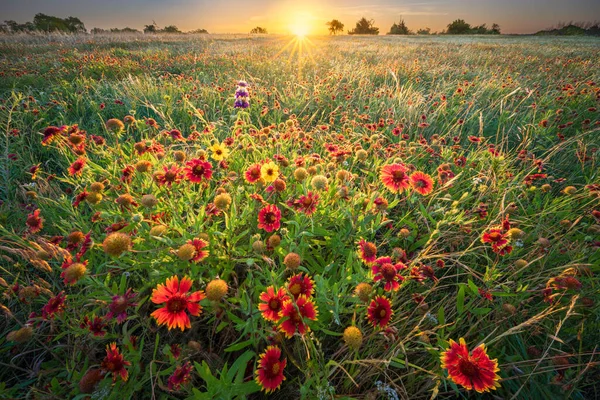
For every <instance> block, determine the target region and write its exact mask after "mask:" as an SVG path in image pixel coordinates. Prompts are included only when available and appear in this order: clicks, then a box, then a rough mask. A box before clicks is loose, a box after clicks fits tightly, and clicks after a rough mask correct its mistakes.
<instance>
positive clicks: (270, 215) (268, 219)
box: [265, 212, 277, 224]
mask: <svg viewBox="0 0 600 400" xmlns="http://www.w3.org/2000/svg"><path fill="white" fill-rule="evenodd" d="M265 221H266V222H267V223H269V224H272V223H274V222H275V221H277V218H275V214H274V213H272V212H268V213H266V214H265Z"/></svg>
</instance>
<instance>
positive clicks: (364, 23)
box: [348, 17, 379, 35]
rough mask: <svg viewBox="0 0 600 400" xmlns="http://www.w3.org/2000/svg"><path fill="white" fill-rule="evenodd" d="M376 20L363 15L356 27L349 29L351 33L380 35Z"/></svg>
mask: <svg viewBox="0 0 600 400" xmlns="http://www.w3.org/2000/svg"><path fill="white" fill-rule="evenodd" d="M374 24H375V21H373V20H372V19H371V20H368V19H366V18H365V17H362V18H361V19H359V20H358V21H357V22H356V27H355V28H354V29H352V30H351V31H348V34H349V35H379V28H377V27H376V26H374Z"/></svg>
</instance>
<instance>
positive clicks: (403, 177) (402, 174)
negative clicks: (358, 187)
mask: <svg viewBox="0 0 600 400" xmlns="http://www.w3.org/2000/svg"><path fill="white" fill-rule="evenodd" d="M407 172H408V168H407V167H406V166H405V165H403V164H390V165H386V166H384V167H383V168H382V169H381V173H380V175H379V179H380V180H381V182H382V183H383V185H384V186H385V187H386V188H387V189H388V190H389V191H390V192H392V193H398V192H400V191H402V190H406V189H408V187H409V181H408V174H407Z"/></svg>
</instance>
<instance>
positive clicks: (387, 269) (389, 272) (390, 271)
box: [381, 263, 396, 281]
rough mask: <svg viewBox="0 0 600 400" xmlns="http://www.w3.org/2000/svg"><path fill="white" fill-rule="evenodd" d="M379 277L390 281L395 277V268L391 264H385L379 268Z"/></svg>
mask: <svg viewBox="0 0 600 400" xmlns="http://www.w3.org/2000/svg"><path fill="white" fill-rule="evenodd" d="M381 275H383V277H384V278H385V279H386V280H388V281H391V280H393V279H394V277H395V276H396V268H394V266H393V265H392V264H389V263H386V264H383V266H382V267H381Z"/></svg>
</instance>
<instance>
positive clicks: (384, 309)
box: [367, 296, 394, 328]
mask: <svg viewBox="0 0 600 400" xmlns="http://www.w3.org/2000/svg"><path fill="white" fill-rule="evenodd" d="M393 313H394V311H393V310H392V303H391V302H390V301H389V300H388V299H387V298H386V297H384V296H377V297H375V298H374V299H373V300H371V303H370V304H369V307H368V308H367V319H368V320H369V322H370V323H371V324H372V325H373V327H375V328H376V327H378V326H379V327H380V328H385V327H386V326H387V325H388V324H389V323H390V319H391V318H392V315H393Z"/></svg>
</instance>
